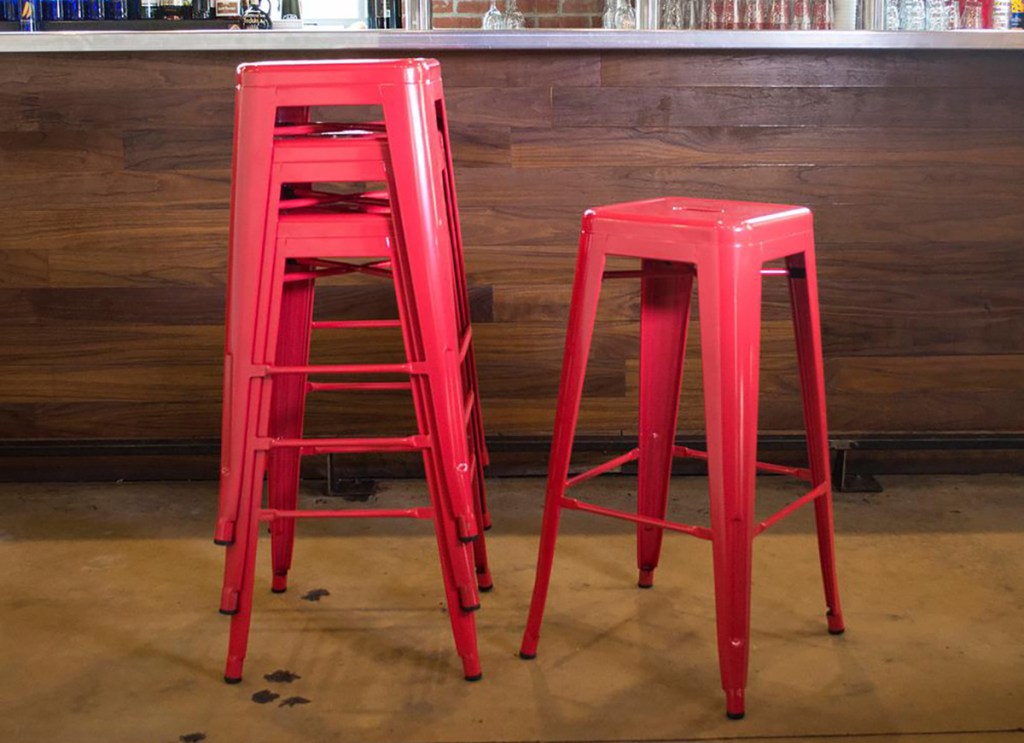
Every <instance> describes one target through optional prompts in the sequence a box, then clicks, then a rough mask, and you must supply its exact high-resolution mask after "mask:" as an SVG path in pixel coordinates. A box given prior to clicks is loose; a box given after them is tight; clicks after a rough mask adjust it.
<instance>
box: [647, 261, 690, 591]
mask: <svg viewBox="0 0 1024 743" xmlns="http://www.w3.org/2000/svg"><path fill="white" fill-rule="evenodd" d="M683 269H684V267H683V266H681V265H679V264H672V263H664V262H661V261H650V260H645V261H644V262H643V271H644V278H643V279H642V281H641V285H640V296H641V300H640V459H639V463H638V474H637V479H638V487H637V496H638V504H637V511H638V513H639V514H640V515H641V516H650V517H652V518H656V519H664V518H665V511H666V506H667V503H668V487H669V480H670V478H671V475H672V455H673V446H674V445H675V438H676V421H677V418H678V415H679V387H680V385H681V383H682V376H683V353H684V352H685V349H686V328H687V325H688V324H689V320H690V292H691V290H692V287H693V275H692V273H681V270H683ZM663 533H664V532H663V530H662V529H660V528H658V527H656V526H650V525H645V524H638V525H637V528H636V547H637V549H636V559H637V568H638V570H639V572H640V578H639V581H638V585H639V586H640V587H641V588H650V587H651V586H653V585H654V570H655V568H657V567H658V558H659V556H660V555H661V540H662V536H663Z"/></svg>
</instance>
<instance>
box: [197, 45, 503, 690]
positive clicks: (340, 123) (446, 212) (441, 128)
mask: <svg viewBox="0 0 1024 743" xmlns="http://www.w3.org/2000/svg"><path fill="white" fill-rule="evenodd" d="M367 107H370V108H367ZM336 110H342V111H344V113H343V114H341V115H340V118H339V114H337V113H333V114H332V113H331V111H336ZM325 111H326V113H324V112H325ZM367 111H372V112H373V113H372V114H371V113H367ZM378 111H379V113H378ZM318 112H320V113H318ZM381 114H382V119H383V120H382V121H381V120H365V119H366V117H367V116H373V115H376V116H378V117H380V116H381ZM324 117H326V120H323V119H324ZM332 117H333V118H332ZM350 117H362V118H358V120H356V121H353V120H351V118H350ZM377 183H383V184H384V189H383V190H379V189H378V190H374V189H372V188H371V187H370V185H372V184H377ZM368 184H370V185H368ZM339 186H340V187H341V188H339ZM344 275H360V276H373V277H379V278H382V279H387V280H390V281H391V282H392V284H393V287H394V292H395V298H396V301H397V307H398V315H399V317H398V319H397V320H381V319H376V318H368V319H350V318H345V319H338V320H333V319H332V320H316V321H314V320H313V301H314V295H315V286H316V281H317V280H318V279H322V278H325V277H330V276H344ZM386 327H391V328H395V329H397V330H400V331H401V335H402V341H403V345H404V348H405V356H406V358H405V361H404V362H402V363H392V364H362V363H340V364H310V363H309V357H310V356H309V342H310V336H311V331H312V330H313V329H317V328H319V329H325V330H337V331H344V330H347V329H353V328H386ZM335 375H341V379H340V380H339V381H321V378H322V377H325V376H327V377H332V376H335ZM359 375H370V376H371V377H372V380H371V381H352V380H351V377H352V376H356V377H358V376H359ZM396 376H397V377H398V379H394V377H396ZM311 377H313V378H312V379H311ZM362 390H373V391H382V390H404V391H408V392H411V396H412V401H413V407H414V409H415V413H416V419H417V427H418V430H417V432H416V433H414V434H410V435H407V436H397V437H396V436H391V437H365V436H364V437H355V438H353V437H331V438H323V437H307V436H305V435H304V433H303V431H304V418H305V408H306V402H307V396H308V395H309V394H310V393H323V392H332V391H347V392H358V391H362ZM362 452H421V453H422V456H423V460H424V465H425V469H426V476H427V483H428V488H429V491H430V506H429V507H422V508H411V509H371V510H358V509H345V510H332V511H324V510H318V511H305V510H299V509H298V508H297V497H298V477H299V465H300V462H301V458H302V457H303V456H305V455H313V454H328V453H362ZM487 460H488V455H487V449H486V445H485V443H484V438H483V424H482V417H481V415H480V397H479V392H478V389H477V377H476V368H475V361H474V357H473V346H472V330H471V327H470V323H469V301H468V295H467V287H466V280H465V269H464V265H463V260H462V245H461V236H460V234H459V229H458V211H457V206H456V200H455V190H454V179H453V176H452V167H451V155H450V145H449V142H448V135H447V123H446V114H445V109H444V98H443V90H442V86H441V77H440V68H439V65H438V63H437V62H436V61H433V60H411V59H410V60H388V61H352V62H303V63H288V62H286V63H264V64H247V65H242V66H241V67H239V70H238V88H237V97H236V119H235V152H234V160H233V172H232V207H231V253H230V257H229V278H228V313H227V341H226V347H225V382H224V419H223V437H222V454H221V492H220V507H219V514H218V521H217V530H216V535H215V541H216V542H217V543H219V544H223V545H225V546H226V547H227V555H226V565H225V575H224V587H223V590H222V594H221V612H222V613H224V614H229V615H231V617H232V622H231V637H230V641H229V649H228V658H227V664H226V669H225V680H226V681H228V682H229V683H237V682H238V681H240V680H241V675H242V667H243V663H244V658H245V654H246V650H247V646H248V634H249V626H250V621H251V613H252V592H253V584H254V572H255V559H256V546H257V541H258V540H257V532H258V524H259V523H260V522H261V521H267V522H270V532H271V542H272V544H271V557H272V567H273V574H274V577H273V583H272V589H273V590H274V591H275V592H281V591H284V590H285V589H286V587H287V574H288V571H289V569H290V566H291V559H292V551H293V545H294V523H295V520H296V519H299V518H370V517H386V518H400V517H408V518H421V519H431V520H432V521H433V523H434V527H435V533H436V537H437V543H438V551H439V556H440V559H441V568H442V577H443V579H444V583H445V592H446V596H447V599H448V606H449V612H448V613H449V619H450V621H451V624H452V630H453V634H454V636H455V642H456V647H457V649H458V652H459V655H460V656H461V658H462V664H463V671H464V675H465V677H466V678H467V679H468V680H476V679H479V678H480V677H481V671H480V661H479V654H478V651H477V643H476V629H475V622H474V618H473V612H474V611H475V610H476V609H478V608H479V597H478V591H486V590H489V589H490V588H491V586H492V580H491V577H490V571H489V568H488V565H487V555H486V547H485V544H484V538H483V531H484V530H485V529H486V528H487V527H488V526H489V516H488V514H487V510H486V501H485V494H484V481H483V467H484V466H485V465H486V464H487ZM265 477H266V479H267V483H268V493H267V507H264V506H263V482H264V478H265Z"/></svg>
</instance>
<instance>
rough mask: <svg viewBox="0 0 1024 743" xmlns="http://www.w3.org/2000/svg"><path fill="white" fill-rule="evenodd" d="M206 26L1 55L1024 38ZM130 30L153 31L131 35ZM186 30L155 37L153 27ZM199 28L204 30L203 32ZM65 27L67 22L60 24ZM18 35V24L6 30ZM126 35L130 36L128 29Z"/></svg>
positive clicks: (94, 36) (1008, 40) (32, 38)
mask: <svg viewBox="0 0 1024 743" xmlns="http://www.w3.org/2000/svg"><path fill="white" fill-rule="evenodd" d="M207 23H211V22H206V21H198V22H197V21H193V22H188V21H182V22H159V21H157V22H149V21H142V22H139V21H135V22H132V21H127V22H111V24H112V25H117V26H118V28H117V29H110V30H107V29H106V28H104V30H101V31H88V30H71V31H63V30H62V31H40V32H37V33H23V32H19V31H14V30H11V31H10V32H4V33H0V53H4V52H6V53H81V52H179V51H227V50H252V51H260V50H263V51H271V50H280V51H286V50H293V51H303V50H306V51H315V50H331V49H334V50H338V51H339V52H341V51H359V50H377V49H380V50H389V49H394V50H423V51H432V50H445V49H450V50H490V49H495V50H524V51H529V50H535V51H546V50H573V49H578V50H661V51H665V50H674V49H678V50H689V49H737V50H773V49H778V50H829V49H851V50H873V49H897V50H899V49H905V50H958V49H964V50H991V51H999V50H1017V51H1020V50H1024V31H936V32H922V31H917V32H911V31H907V32H903V31H609V30H604V29H557V30H555V29H551V30H548V29H532V30H527V31H481V30H459V31H456V30H443V31H365V30H361V31H338V30H333V29H317V28H306V29H303V30H301V31H275V30H270V31H240V30H227V29H214V28H209V27H208V26H207V25H206V24H207ZM127 24H132V27H133V28H134V27H135V26H137V25H142V26H144V28H145V29H147V30H142V31H133V30H127V29H128V26H127ZM178 24H181V25H180V26H179V28H180V30H164V28H159V29H157V30H148V29H149V28H151V27H152V26H154V25H157V26H161V27H163V26H166V25H175V26H178ZM197 24H198V25H197ZM60 25H61V26H62V27H66V26H68V25H71V24H68V23H62V24H60ZM0 28H11V29H13V28H14V24H8V23H5V24H0ZM122 28H123V29H124V30H122Z"/></svg>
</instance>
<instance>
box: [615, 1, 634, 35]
mask: <svg viewBox="0 0 1024 743" xmlns="http://www.w3.org/2000/svg"><path fill="white" fill-rule="evenodd" d="M615 28H621V29H625V30H627V31H628V30H632V29H634V28H636V11H634V10H633V4H632V3H631V2H630V0H618V4H617V5H616V6H615Z"/></svg>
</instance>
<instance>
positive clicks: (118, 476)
mask: <svg viewBox="0 0 1024 743" xmlns="http://www.w3.org/2000/svg"><path fill="white" fill-rule="evenodd" d="M831 443H832V457H833V458H832V469H833V478H834V485H835V488H836V489H837V490H839V491H862V490H877V489H880V486H879V485H878V483H877V480H875V476H876V475H880V474H929V473H933V474H946V473H962V474H981V473H986V472H1020V473H1024V433H998V434H997V433H949V434H933V433H927V434H926V433H917V434H915V433H905V434H845V435H838V436H834V437H833V438H832V442H831ZM488 444H489V448H490V451H491V459H492V462H491V467H490V468H489V470H488V474H489V475H490V476H492V477H532V476H543V475H545V474H546V472H547V456H548V450H549V448H550V445H551V442H550V439H548V438H546V437H540V436H492V437H491V438H490V439H489V440H488ZM679 444H680V445H682V446H689V447H693V448H696V449H702V448H703V447H704V440H703V438H702V437H683V438H681V439H679ZM632 446H635V438H632V437H628V436H581V437H579V438H578V439H577V441H576V446H575V448H574V452H575V454H574V459H573V461H574V463H579V464H580V465H581V466H586V465H588V464H590V463H591V462H592V463H594V464H596V463H598V462H600V461H603V460H605V459H608V458H610V457H612V456H615V455H618V454H621V453H622V452H624V451H626V450H627V449H629V448H631V447H632ZM758 447H759V449H760V450H761V451H762V452H763V453H764V454H763V456H764V458H765V459H770V460H772V461H779V462H780V463H783V464H802V463H803V458H804V439H803V436H802V435H799V434H775V435H765V436H762V437H760V438H759V439H758ZM219 452H220V442H219V441H218V440H216V439H91V440H82V439H74V440H9V441H4V442H0V481H4V482H82V481H99V482H103V481H116V480H215V479H216V478H217V476H218V472H219ZM635 471H636V468H635V463H633V464H630V465H627V466H626V467H624V468H623V469H622V473H623V474H631V473H634V472H635ZM674 472H675V473H676V474H680V475H683V474H700V473H701V472H703V463H701V462H699V461H696V460H679V461H678V462H677V465H676V467H675V469H674ZM303 475H304V476H305V477H310V478H320V479H324V480H327V481H328V482H329V483H330V486H331V489H332V490H335V491H339V492H342V493H344V492H348V491H352V490H353V488H355V490H359V488H361V487H363V486H361V485H359V486H353V483H359V482H362V481H365V480H373V479H379V478H391V477H420V476H422V463H421V460H420V457H419V455H417V454H412V455H405V456H395V455H390V454H389V455H386V456H384V455H360V456H335V457H333V458H331V460H330V461H328V458H326V457H312V458H310V459H309V461H307V462H306V463H305V464H304V469H303Z"/></svg>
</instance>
